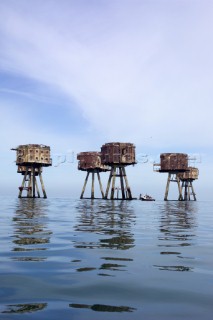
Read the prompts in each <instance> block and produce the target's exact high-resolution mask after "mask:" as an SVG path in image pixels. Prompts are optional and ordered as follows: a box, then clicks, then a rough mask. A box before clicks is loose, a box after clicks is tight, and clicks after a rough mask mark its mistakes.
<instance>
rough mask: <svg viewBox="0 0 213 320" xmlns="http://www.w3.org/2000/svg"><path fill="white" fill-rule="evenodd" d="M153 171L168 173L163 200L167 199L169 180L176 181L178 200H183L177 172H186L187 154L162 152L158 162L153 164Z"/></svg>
mask: <svg viewBox="0 0 213 320" xmlns="http://www.w3.org/2000/svg"><path fill="white" fill-rule="evenodd" d="M154 171H157V172H163V173H168V178H167V184H166V190H165V195H164V200H165V201H167V200H168V194H169V187H170V182H175V183H177V186H178V200H180V201H182V200H184V198H183V196H182V187H181V180H180V176H179V174H182V173H185V172H188V171H189V169H188V155H187V154H185V153H162V154H161V155H160V164H154Z"/></svg>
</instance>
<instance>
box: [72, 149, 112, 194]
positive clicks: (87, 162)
mask: <svg viewBox="0 0 213 320" xmlns="http://www.w3.org/2000/svg"><path fill="white" fill-rule="evenodd" d="M77 160H79V161H78V170H81V171H87V175H86V178H85V181H84V185H83V189H82V192H81V196H80V199H83V198H84V192H85V189H86V185H87V182H88V179H89V175H90V173H91V175H92V185H91V197H90V198H89V199H95V175H97V177H98V182H99V186H100V191H101V195H102V198H104V191H103V187H102V183H101V178H100V172H105V171H109V167H108V166H106V165H104V164H102V162H101V153H100V152H96V151H91V152H81V153H78V154H77Z"/></svg>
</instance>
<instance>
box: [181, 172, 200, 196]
mask: <svg viewBox="0 0 213 320" xmlns="http://www.w3.org/2000/svg"><path fill="white" fill-rule="evenodd" d="M188 170H189V171H186V172H182V173H178V177H179V178H180V180H181V181H182V190H184V200H185V201H186V200H191V199H190V195H192V196H193V199H194V201H196V194H195V191H194V188H193V185H192V182H193V181H194V180H196V179H198V174H199V170H198V169H197V168H194V167H188Z"/></svg>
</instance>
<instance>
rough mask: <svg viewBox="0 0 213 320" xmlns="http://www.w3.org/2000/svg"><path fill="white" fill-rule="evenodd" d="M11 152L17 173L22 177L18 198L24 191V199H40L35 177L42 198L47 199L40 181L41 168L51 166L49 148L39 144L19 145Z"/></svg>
mask: <svg viewBox="0 0 213 320" xmlns="http://www.w3.org/2000/svg"><path fill="white" fill-rule="evenodd" d="M11 150H15V151H16V165H17V166H18V170H17V172H18V173H21V174H22V175H23V176H24V177H23V180H22V184H21V186H20V187H19V195H18V197H19V198H22V197H23V196H22V193H23V191H26V196H25V197H26V198H40V192H39V187H38V183H37V180H36V177H37V176H39V179H40V183H41V188H42V192H43V197H44V198H47V194H46V191H45V188H44V182H43V179H42V168H43V167H48V166H51V165H52V159H51V158H50V147H48V146H44V145H40V144H26V145H19V146H18V147H17V148H13V149H11Z"/></svg>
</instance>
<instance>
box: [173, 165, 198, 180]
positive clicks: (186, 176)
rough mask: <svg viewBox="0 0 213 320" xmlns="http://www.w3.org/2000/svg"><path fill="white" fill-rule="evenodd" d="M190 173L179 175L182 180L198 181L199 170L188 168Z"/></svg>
mask: <svg viewBox="0 0 213 320" xmlns="http://www.w3.org/2000/svg"><path fill="white" fill-rule="evenodd" d="M188 170H189V171H186V172H181V173H178V177H179V178H180V180H182V181H185V180H196V179H198V175H199V170H198V168H194V167H188Z"/></svg>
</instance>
